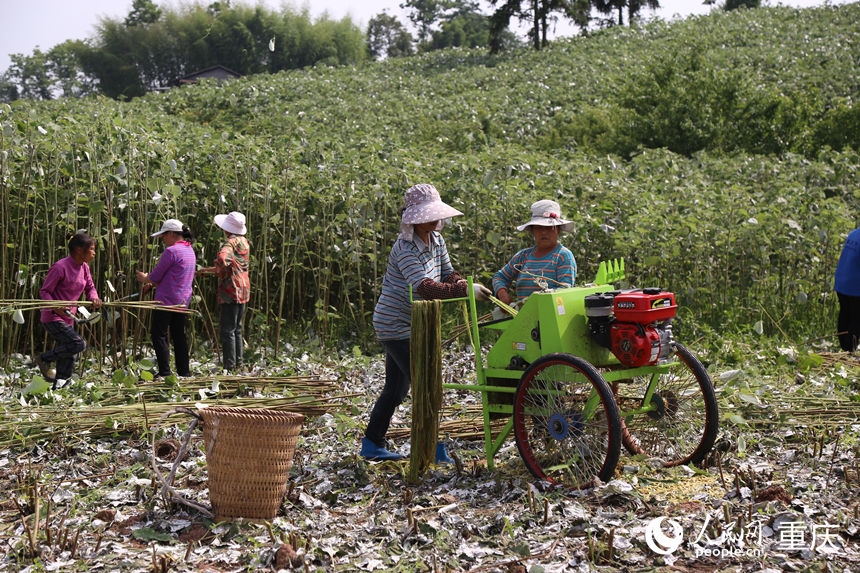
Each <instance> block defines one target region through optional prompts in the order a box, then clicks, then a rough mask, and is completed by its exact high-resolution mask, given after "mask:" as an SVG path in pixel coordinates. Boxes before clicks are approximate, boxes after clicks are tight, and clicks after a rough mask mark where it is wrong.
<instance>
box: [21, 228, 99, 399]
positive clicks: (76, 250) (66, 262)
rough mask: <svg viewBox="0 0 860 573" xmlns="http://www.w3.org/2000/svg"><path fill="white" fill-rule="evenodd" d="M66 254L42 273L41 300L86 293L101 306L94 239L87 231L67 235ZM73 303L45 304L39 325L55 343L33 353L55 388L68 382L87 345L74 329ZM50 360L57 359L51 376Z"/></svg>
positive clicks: (68, 299) (97, 305) (67, 298)
mask: <svg viewBox="0 0 860 573" xmlns="http://www.w3.org/2000/svg"><path fill="white" fill-rule="evenodd" d="M67 239H68V242H69V245H68V246H69V256H68V257H66V258H64V259H60V260H59V261H57V262H56V263H54V265H53V266H52V267H51V268H50V270H49V271H48V274H47V275H46V276H45V282H44V283H43V284H42V289H41V291H40V294H41V296H42V299H43V300H57V301H70V302H72V301H77V300H78V299H80V298H81V294H86V297H87V299H88V300H91V301H93V306H94V307H96V308H99V307H101V305H102V301H101V299H99V293H98V292H96V287H95V284H94V283H93V277H92V275H91V274H90V266H89V264H88V263H91V262H92V261H93V259H95V257H96V242H95V240H94V239H93V238H92V237H90V236H89V235H88V234H86V233H82V232H79V233H75V234H74V235H69V236H68V237H67ZM76 306H77V305H75V304H69V305H64V306H58V307H55V308H46V309H43V310H42V317H41V322H42V326H43V327H44V328H45V330H46V331H47V332H48V334H50V335H51V338H53V339H54V341H55V342H56V344H55V345H54V348H53V349H51V350H48V351H47V352H43V353H42V354H40V355H39V356H37V357H36V365H37V366H38V367H39V370H40V371H41V372H42V376H44V377H45V379H46V380H49V381H51V382H53V383H54V388H57V387H58V386H59V387H60V388H62V387H63V386H65V385H66V384H68V383H69V380H70V379H71V377H72V372H74V369H75V361H76V360H77V357H78V354H80V353H81V352H83V351H84V349H85V348H86V347H87V344H86V342H84V339H83V338H81V336H80V335H79V334H78V333H77V332H75V329H74V324H75V319H74V318H72V314H73V313H74V312H75V311H76V309H75V307H76ZM70 313H71V314H70ZM51 362H56V363H57V369H56V376H55V377H52V376H50V367H49V364H50V363H51Z"/></svg>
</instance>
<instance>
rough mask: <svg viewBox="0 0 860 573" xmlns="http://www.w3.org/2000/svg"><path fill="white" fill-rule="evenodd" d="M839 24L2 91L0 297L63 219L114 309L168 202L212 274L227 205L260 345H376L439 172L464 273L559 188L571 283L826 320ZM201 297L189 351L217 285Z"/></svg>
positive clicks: (27, 344)
mask: <svg viewBox="0 0 860 573" xmlns="http://www.w3.org/2000/svg"><path fill="white" fill-rule="evenodd" d="M857 22H860V4H858V3H854V4H849V5H843V6H838V7H822V8H816V9H804V10H797V9H790V8H782V7H780V8H767V9H757V10H740V11H734V12H729V13H723V12H715V13H713V14H711V15H709V16H705V17H698V18H692V19H689V20H685V21H675V22H670V23H661V22H656V23H650V24H647V25H643V26H640V27H635V26H634V27H632V28H616V29H610V30H606V31H601V32H598V33H594V34H592V35H591V36H589V37H580V38H575V39H570V40H564V41H559V42H556V43H555V44H553V45H552V46H551V47H550V48H549V49H547V50H544V51H540V52H534V51H529V50H523V51H521V52H516V53H511V54H504V55H501V56H489V55H487V54H486V53H484V52H480V51H462V50H446V51H443V52H438V53H430V54H426V55H422V56H417V57H410V58H402V59H395V60H390V61H386V62H380V63H369V64H366V65H363V66H362V67H357V68H356V67H337V68H326V67H317V68H312V69H307V70H301V71H292V72H283V73H279V74H276V75H266V74H263V75H257V76H252V77H246V78H243V79H240V80H236V81H233V82H229V83H225V84H221V85H219V84H215V83H205V84H200V85H194V86H186V87H182V88H176V89H173V90H171V91H169V92H166V93H160V94H150V95H147V96H145V97H141V98H137V99H134V100H132V101H126V102H121V101H114V100H110V99H104V98H87V99H80V100H71V99H62V100H57V101H50V102H26V101H19V102H15V103H14V104H13V105H11V106H9V105H3V106H2V107H0V149H1V150H0V224H2V237H3V243H2V249H0V255H2V258H0V273H2V281H0V299H13V298H38V293H39V288H40V285H41V283H42V279H43V278H44V275H45V272H46V271H47V269H48V268H49V266H50V264H52V263H53V262H54V261H56V260H57V259H59V258H61V257H62V256H65V254H66V253H65V245H64V234H65V233H66V232H68V231H71V230H75V229H86V230H87V231H88V232H89V233H91V234H92V235H94V236H95V237H96V238H97V239H98V254H97V258H96V261H95V263H94V264H93V270H94V276H95V277H96V280H97V287H98V289H99V291H100V293H101V294H102V297H105V298H111V299H113V300H116V299H117V298H119V297H121V296H124V295H127V294H131V293H133V292H135V291H136V285H135V284H134V283H133V280H132V277H133V272H134V270H135V269H142V270H149V269H150V268H151V267H152V266H153V265H154V262H155V260H156V257H157V255H158V254H159V252H160V244H159V243H157V242H156V241H154V240H151V239H150V238H149V234H150V233H152V232H154V231H155V230H157V229H158V228H159V226H160V224H161V222H162V221H163V220H164V219H166V218H171V217H176V218H179V219H181V220H182V221H183V222H185V223H186V224H187V225H188V226H189V227H190V228H191V229H192V230H193V231H194V233H195V234H196V236H197V239H196V247H197V252H198V256H199V259H200V263H201V264H204V265H209V264H211V261H212V258H213V256H214V255H215V252H216V250H217V247H218V244H219V240H220V237H221V232H220V230H218V229H217V228H216V227H215V226H214V225H213V223H212V217H213V216H214V215H215V214H217V213H225V212H228V211H231V210H239V211H242V212H244V213H245V214H246V215H247V217H248V224H249V229H250V233H249V238H250V240H251V243H252V249H253V255H254V257H253V262H252V268H251V273H252V284H253V294H252V299H251V302H250V306H249V309H250V310H249V315H248V326H249V328H248V329H247V333H248V338H249V340H250V341H251V343H252V346H259V347H261V348H262V347H269V348H275V349H276V350H278V349H280V348H281V347H282V346H283V345H284V344H285V343H286V342H288V341H290V340H295V339H300V340H304V341H308V340H314V341H317V342H318V343H320V344H324V345H339V344H350V345H351V344H356V343H361V344H364V345H366V346H367V347H370V345H371V342H372V340H373V335H372V328H371V325H370V316H371V314H372V310H373V305H374V303H375V301H376V297H377V296H378V292H379V289H380V284H381V277H382V275H383V273H384V272H385V265H386V260H387V255H388V251H389V249H390V247H391V245H392V244H393V241H394V239H395V237H396V234H397V232H398V223H399V211H400V208H401V203H402V196H403V191H404V190H405V189H406V188H407V187H409V186H410V185H412V184H414V183H419V182H431V183H433V184H435V185H436V186H437V188H438V189H439V190H440V192H441V193H442V196H443V199H444V200H445V201H447V202H449V203H451V204H453V205H454V206H456V207H457V208H459V209H460V210H461V211H463V212H464V213H465V216H463V217H458V218H456V219H454V220H453V222H452V223H451V224H450V225H449V226H447V227H446V229H445V231H444V236H445V238H446V241H447V244H448V248H449V251H450V252H451V255H452V259H453V261H454V265H455V267H456V268H457V269H458V270H459V271H460V272H461V273H462V274H464V275H473V276H475V278H476V280H480V281H483V282H485V283H489V280H490V277H491V275H492V273H493V272H494V271H495V270H496V269H498V268H499V267H500V266H501V265H502V264H503V263H504V262H505V261H506V260H507V259H508V258H509V257H510V256H511V255H512V254H513V253H514V252H515V251H516V250H517V249H519V248H522V247H524V246H526V245H528V244H530V238H529V237H528V236H526V235H523V234H520V233H517V232H516V231H515V230H514V227H515V226H516V225H518V224H521V223H523V222H524V221H525V220H526V219H527V218H528V213H529V211H528V206H529V204H530V203H532V202H533V201H535V200H537V199H540V198H554V199H556V200H558V201H559V202H560V203H561V205H562V207H563V211H564V213H565V215H566V216H567V217H569V218H570V219H572V220H573V221H575V230H574V231H573V232H572V233H570V234H568V235H566V236H564V238H563V243H564V244H565V245H566V246H568V247H570V248H571V249H572V250H573V252H574V254H575V256H576V258H577V261H578V264H579V270H580V275H579V280H580V282H588V281H590V280H591V279H592V278H593V276H594V273H595V271H596V268H597V264H598V263H599V261H601V260H604V259H607V258H614V257H623V258H624V259H625V261H626V268H627V275H628V282H629V284H631V285H635V286H661V287H663V288H665V289H668V290H672V291H674V292H675V293H677V297H678V302H679V304H680V305H681V307H682V308H681V309H680V314H679V319H678V321H677V322H678V324H677V326H676V336H677V337H678V338H679V339H681V340H685V341H688V340H689V341H692V340H695V341H697V344H698V345H699V346H702V345H707V344H716V343H717V342H714V341H718V340H719V338H720V337H725V336H735V335H747V334H750V335H751V334H752V333H753V332H756V333H758V334H762V335H764V336H767V335H778V336H780V337H788V338H789V339H792V340H794V341H801V340H805V339H809V338H812V337H823V336H829V335H831V334H833V333H834V332H835V313H836V301H835V297H834V296H833V293H832V276H833V271H834V269H835V265H836V261H837V259H838V256H839V251H840V249H841V246H842V243H843V241H844V237H845V235H846V234H847V232H848V231H850V230H851V229H853V228H854V227H855V226H856V224H857V221H858V214H860V169H858V167H859V166H860V155H858V148H860V142H858V141H860V113H858V111H857V109H858V108H857V107H856V102H857V97H858V94H860V74H858V73H857V69H858V65H860V35H858V34H857ZM123 276H125V277H129V278H128V279H127V280H125V281H124V280H123V278H122V277H123ZM111 289H115V292H112V290H111ZM195 293H196V295H197V296H196V297H195V302H194V307H195V308H196V309H197V310H199V311H200V312H201V316H200V317H199V318H198V319H195V321H194V330H195V333H196V337H197V338H196V340H197V342H198V343H200V342H202V341H204V340H205V339H206V338H207V336H206V334H205V333H206V332H211V328H212V326H211V322H212V321H211V320H210V318H209V315H210V314H212V315H215V314H216V313H215V307H216V304H217V303H216V299H215V295H216V285H215V281H214V279H211V278H198V279H197V281H196V286H195ZM126 319H127V320H126ZM126 319H124V320H123V321H122V322H121V323H116V322H115V323H114V324H113V325H112V326H111V325H108V324H105V323H104V321H103V322H102V323H101V324H100V326H99V328H101V329H103V330H102V331H101V336H99V337H98V339H99V340H100V341H102V342H101V344H105V341H107V343H110V342H112V341H116V340H123V341H128V340H129V339H133V340H136V341H140V340H142V339H145V338H146V333H145V326H144V327H142V326H141V322H140V321H135V320H133V317H131V318H130V317H126ZM37 322H38V317H37V315H36V314H35V313H33V314H32V315H28V316H27V322H26V323H25V324H24V325H17V324H15V323H13V322H12V321H11V320H9V319H8V315H6V318H5V319H4V320H3V321H2V331H0V345H2V348H3V351H4V354H5V355H6V356H8V355H9V353H10V352H14V351H21V352H24V353H30V351H31V350H32V349H34V348H38V349H41V346H42V344H43V337H44V334H43V333H42V331H41V329H39V328H36V327H34V325H36V324H37ZM117 337H118V338H117ZM123 356H124V355H123Z"/></svg>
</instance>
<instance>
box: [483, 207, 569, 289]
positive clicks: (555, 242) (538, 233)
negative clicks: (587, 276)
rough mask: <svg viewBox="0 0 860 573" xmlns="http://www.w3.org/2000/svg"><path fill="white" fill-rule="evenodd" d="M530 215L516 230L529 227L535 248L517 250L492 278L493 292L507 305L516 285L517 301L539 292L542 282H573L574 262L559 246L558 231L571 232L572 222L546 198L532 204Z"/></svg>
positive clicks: (555, 285) (557, 284)
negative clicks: (513, 286)
mask: <svg viewBox="0 0 860 573" xmlns="http://www.w3.org/2000/svg"><path fill="white" fill-rule="evenodd" d="M531 213H532V217H531V219H529V221H528V222H526V223H525V224H523V225H520V226H519V227H517V231H525V230H526V229H529V227H531V229H529V231H530V234H531V235H532V237H533V238H534V242H535V245H534V246H533V247H529V248H527V249H523V250H521V251H519V252H518V253H517V254H515V255H514V256H513V258H511V260H510V261H508V263H507V264H506V265H505V266H503V267H502V268H501V269H499V270H498V271H497V272H496V274H494V275H493V291H494V292H495V293H496V296H497V297H498V298H499V300H501V301H502V302H504V303H506V304H510V303H511V302H513V297H512V296H511V294H510V289H511V288H512V285H513V284H514V283H515V282H516V294H517V301H518V302H519V301H522V300H525V299H526V298H528V296H529V295H530V294H531V293H533V292H537V291H539V290H542V288H543V287H542V286H541V285H540V284H539V283H541V282H543V283H546V284H547V285H548V286H549V287H550V288H560V287H569V286H573V284H574V282H575V281H576V259H575V258H574V257H573V253H571V252H570V249H568V248H567V247H565V246H563V245H562V244H561V243H559V235H560V232H561V231H570V230H571V229H573V223H572V222H571V221H568V220H566V219H563V218H562V216H561V207H560V206H559V204H558V203H556V202H555V201H551V200H549V199H542V200H540V201H536V202H534V203H532V206H531Z"/></svg>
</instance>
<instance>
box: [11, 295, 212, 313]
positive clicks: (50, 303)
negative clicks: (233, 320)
mask: <svg viewBox="0 0 860 573" xmlns="http://www.w3.org/2000/svg"><path fill="white" fill-rule="evenodd" d="M92 304H93V302H92V301H91V300H44V299H41V298H31V299H2V300H0V312H3V313H11V312H14V311H16V310H20V311H22V312H23V311H26V310H43V309H46V308H57V307H67V306H92ZM102 307H107V308H118V309H125V310H167V311H170V312H184V313H188V314H194V313H195V312H196V311H194V310H192V309H190V308H188V307H185V306H182V305H178V304H177V305H170V304H161V303H160V302H158V301H157V300H123V301H115V302H105V301H103V302H102Z"/></svg>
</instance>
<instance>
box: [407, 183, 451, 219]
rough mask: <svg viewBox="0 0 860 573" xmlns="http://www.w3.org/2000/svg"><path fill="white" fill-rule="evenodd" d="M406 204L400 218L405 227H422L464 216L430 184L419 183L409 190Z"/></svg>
mask: <svg viewBox="0 0 860 573" xmlns="http://www.w3.org/2000/svg"><path fill="white" fill-rule="evenodd" d="M404 203H405V208H404V209H403V214H402V215H401V218H400V222H401V223H402V224H404V225H420V224H421V223H429V222H431V221H441V220H442V219H447V218H448V217H456V216H457V215H462V214H463V213H461V212H460V211H458V210H457V209H455V208H453V207H452V206H450V205H448V204H447V203H444V202H443V201H442V198H441V197H439V192H438V191H436V188H435V187H433V186H432V185H430V184H429V183H419V184H418V185H413V186H412V187H410V188H409V189H407V190H406V194H405V195H404Z"/></svg>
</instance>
